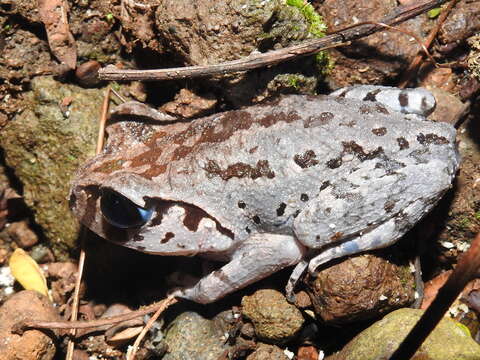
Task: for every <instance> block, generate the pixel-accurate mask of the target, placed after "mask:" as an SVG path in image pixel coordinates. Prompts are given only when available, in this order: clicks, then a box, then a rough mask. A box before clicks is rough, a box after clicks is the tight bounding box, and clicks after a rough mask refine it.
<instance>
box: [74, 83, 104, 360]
mask: <svg viewBox="0 0 480 360" xmlns="http://www.w3.org/2000/svg"><path fill="white" fill-rule="evenodd" d="M109 101H110V87H108V88H107V92H106V94H105V96H104V98H103V104H102V111H101V114H100V121H99V129H98V137H97V148H96V154H99V153H100V152H101V151H102V148H103V139H104V137H105V124H106V122H107V118H108V104H109ZM85 236H86V230H85V227H84V226H82V227H81V231H80V256H79V259H78V271H77V279H76V281H75V291H74V294H73V302H72V315H71V317H70V321H76V320H77V317H78V304H79V303H80V285H81V283H82V277H83V270H84V267H85V258H86V253H85ZM76 334H77V330H76V329H71V330H70V335H71V338H70V339H68V343H67V355H66V356H65V360H72V359H73V351H74V350H75V343H74V341H73V339H72V338H73V337H75V335H76Z"/></svg>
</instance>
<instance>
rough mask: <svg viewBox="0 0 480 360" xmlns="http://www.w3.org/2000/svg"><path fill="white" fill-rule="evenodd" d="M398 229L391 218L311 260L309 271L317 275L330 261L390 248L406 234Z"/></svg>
mask: <svg viewBox="0 0 480 360" xmlns="http://www.w3.org/2000/svg"><path fill="white" fill-rule="evenodd" d="M397 227H398V225H397V224H396V222H395V219H394V218H391V219H390V220H388V221H387V222H385V223H383V224H381V225H379V226H378V227H376V228H375V229H372V230H370V231H368V232H366V233H365V234H363V235H360V236H358V237H354V238H352V239H350V240H347V241H345V242H343V243H340V244H336V245H335V246H333V247H331V248H328V249H325V250H323V251H322V252H321V253H320V254H318V255H317V256H315V257H314V258H312V259H311V260H310V263H309V264H308V271H309V272H310V273H311V274H312V275H315V274H316V270H317V268H318V267H319V266H320V265H323V264H325V263H327V262H329V261H330V260H333V259H338V258H341V257H344V256H348V255H352V254H357V253H360V252H363V251H369V250H375V249H380V248H384V247H387V246H390V245H392V244H394V243H395V242H396V241H397V240H398V238H399V237H400V236H401V234H403V233H404V231H402V232H398V231H396V228H397ZM394 234H396V236H392V235H394Z"/></svg>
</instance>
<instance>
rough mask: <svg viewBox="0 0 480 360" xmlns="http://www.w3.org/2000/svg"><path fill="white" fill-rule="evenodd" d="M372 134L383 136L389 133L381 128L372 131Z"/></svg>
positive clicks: (384, 128)
mask: <svg viewBox="0 0 480 360" xmlns="http://www.w3.org/2000/svg"><path fill="white" fill-rule="evenodd" d="M372 133H374V134H375V135H377V136H383V135H385V134H386V133H387V128H386V127H380V128H376V129H372Z"/></svg>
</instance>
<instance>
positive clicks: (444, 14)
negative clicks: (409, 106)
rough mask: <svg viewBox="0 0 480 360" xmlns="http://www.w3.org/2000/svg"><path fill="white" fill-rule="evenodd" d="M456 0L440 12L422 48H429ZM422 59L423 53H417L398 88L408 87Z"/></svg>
mask: <svg viewBox="0 0 480 360" xmlns="http://www.w3.org/2000/svg"><path fill="white" fill-rule="evenodd" d="M457 2H458V0H452V1H451V2H450V4H448V6H447V7H446V8H445V9H444V10H443V11H442V13H441V14H440V16H439V17H438V21H437V25H436V26H435V27H434V28H433V29H432V31H430V34H428V37H427V39H426V40H425V43H424V44H423V46H424V48H427V49H428V48H429V47H430V45H431V44H432V42H433V39H435V37H436V36H437V33H438V31H439V30H440V27H441V26H442V24H443V23H444V22H445V19H446V18H447V16H448V15H449V14H450V11H451V10H452V9H453V7H454V6H455V5H456V3H457ZM425 54H428V52H425ZM422 59H423V53H422V52H419V53H418V55H417V56H415V58H414V59H413V60H412V62H411V63H410V65H409V66H408V68H407V70H406V71H405V73H404V77H403V78H402V80H400V83H399V84H398V87H399V88H404V87H406V86H407V85H408V83H409V81H410V79H411V78H412V76H413V75H414V74H416V73H417V70H418V67H419V66H420V62H421V61H422Z"/></svg>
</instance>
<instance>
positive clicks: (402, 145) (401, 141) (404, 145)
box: [397, 137, 410, 150]
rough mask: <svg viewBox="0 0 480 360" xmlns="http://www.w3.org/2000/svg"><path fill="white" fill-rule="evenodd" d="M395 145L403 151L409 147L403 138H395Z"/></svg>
mask: <svg viewBox="0 0 480 360" xmlns="http://www.w3.org/2000/svg"><path fill="white" fill-rule="evenodd" d="M397 143H398V146H399V147H400V150H405V149H408V148H409V147H410V144H409V143H408V141H407V139H405V138H404V137H399V138H397Z"/></svg>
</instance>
